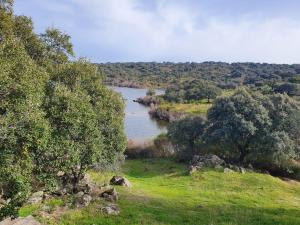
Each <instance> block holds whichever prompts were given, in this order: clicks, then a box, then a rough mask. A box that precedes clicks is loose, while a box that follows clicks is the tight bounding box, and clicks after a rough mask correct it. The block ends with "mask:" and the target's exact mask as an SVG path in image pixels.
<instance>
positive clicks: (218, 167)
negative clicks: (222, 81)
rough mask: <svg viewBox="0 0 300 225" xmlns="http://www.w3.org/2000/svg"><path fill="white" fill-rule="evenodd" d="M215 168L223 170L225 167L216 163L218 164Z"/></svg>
mask: <svg viewBox="0 0 300 225" xmlns="http://www.w3.org/2000/svg"><path fill="white" fill-rule="evenodd" d="M215 169H217V170H223V169H224V167H223V166H221V165H216V166H215Z"/></svg>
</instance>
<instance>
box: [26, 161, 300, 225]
mask: <svg viewBox="0 0 300 225" xmlns="http://www.w3.org/2000/svg"><path fill="white" fill-rule="evenodd" d="M120 173H121V174H122V175H125V176H126V177H127V178H128V179H129V180H130V182H131V183H132V185H133V187H132V188H124V187H117V190H118V192H119V197H120V199H119V201H118V202H117V204H118V205H119V207H120V209H121V213H120V215H119V216H107V215H104V214H103V213H102V212H101V210H100V209H99V205H101V204H103V202H94V203H93V204H91V205H90V206H88V207H87V208H83V209H67V210H66V211H65V212H63V213H61V214H60V215H59V216H55V215H54V216H53V217H52V218H51V216H50V217H49V218H50V219H47V220H45V219H41V218H39V219H40V220H41V221H44V222H46V223H48V224H60V225H67V224H70V225H71V224H72V225H73V224H78V225H85V224H86V225H91V224H105V225H108V224H124V225H125V224H126V225H128V224H168V225H171V224H178V225H182V224H191V225H193V224H195V225H196V224H199V225H238V224H239V225H276V224H278V225H284V224H286V225H293V224H295V225H296V224H300V183H298V182H295V181H288V182H287V181H283V180H281V179H279V178H275V177H272V176H270V175H267V174H258V173H246V174H241V173H237V172H232V173H226V174H225V173H224V172H223V171H218V170H212V169H207V170H203V171H199V172H196V173H194V174H193V175H188V173H187V168H186V166H185V165H184V164H178V163H174V162H173V161H170V160H128V161H126V163H125V165H124V166H123V169H122V172H120ZM90 175H91V177H92V178H93V180H94V181H95V182H97V183H98V184H99V185H100V184H103V183H105V182H108V180H109V178H110V177H111V174H99V173H96V172H90ZM46 204H47V203H46ZM48 205H49V203H48ZM60 205H61V202H57V207H59V206H60ZM50 206H51V207H55V201H53V200H52V204H51V203H50ZM41 207H42V206H25V207H23V208H22V209H21V215H23V216H26V215H29V214H31V213H33V214H36V215H39V214H38V211H39V210H41ZM57 211H59V210H57Z"/></svg>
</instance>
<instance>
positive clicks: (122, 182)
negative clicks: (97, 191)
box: [109, 176, 132, 187]
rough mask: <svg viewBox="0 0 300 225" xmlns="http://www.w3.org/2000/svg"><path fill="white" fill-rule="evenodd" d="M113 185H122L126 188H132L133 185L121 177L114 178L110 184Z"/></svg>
mask: <svg viewBox="0 0 300 225" xmlns="http://www.w3.org/2000/svg"><path fill="white" fill-rule="evenodd" d="M109 183H110V184H111V185H121V186H124V187H131V186H132V185H131V183H130V182H129V181H128V180H127V179H126V178H125V177H120V176H113V178H111V180H110V182H109Z"/></svg>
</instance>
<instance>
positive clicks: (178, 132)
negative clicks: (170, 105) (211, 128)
mask: <svg viewBox="0 0 300 225" xmlns="http://www.w3.org/2000/svg"><path fill="white" fill-rule="evenodd" d="M205 128H206V121H205V119H204V118H203V117H187V118H184V119H181V120H178V121H175V122H172V123H171V124H170V125H169V126H168V137H169V139H170V140H171V141H172V143H173V144H175V146H177V148H176V149H177V157H178V158H179V159H180V160H184V161H186V160H189V159H191V157H193V155H194V154H195V153H196V152H197V150H198V149H197V146H196V141H197V140H198V139H199V138H200V137H201V136H202V135H203V133H204V131H205Z"/></svg>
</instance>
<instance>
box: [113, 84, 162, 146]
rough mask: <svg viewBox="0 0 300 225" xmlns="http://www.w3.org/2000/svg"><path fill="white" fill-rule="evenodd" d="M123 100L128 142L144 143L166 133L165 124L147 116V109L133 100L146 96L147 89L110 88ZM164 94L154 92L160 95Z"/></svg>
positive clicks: (159, 91) (158, 91)
mask: <svg viewBox="0 0 300 225" xmlns="http://www.w3.org/2000/svg"><path fill="white" fill-rule="evenodd" d="M111 88H112V89H113V90H115V91H116V92H118V93H120V94H121V95H122V96H123V98H124V99H125V103H126V108H125V133H126V135H127V138H128V140H133V141H138V142H142V141H146V140H149V139H152V138H154V137H156V136H157V135H159V134H161V133H162V132H165V131H166V123H164V122H162V121H157V120H155V119H152V118H151V117H150V116H149V113H148V111H149V108H148V107H145V106H143V105H141V104H139V103H137V102H134V101H133V100H136V99H137V98H139V97H144V96H146V92H147V89H137V88H126V87H111ZM163 93H164V92H163V91H162V90H156V94H157V95H160V94H163Z"/></svg>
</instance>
